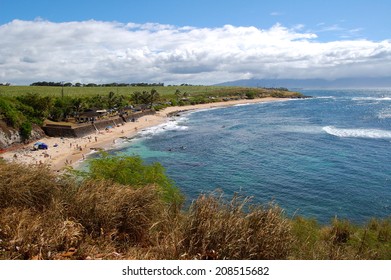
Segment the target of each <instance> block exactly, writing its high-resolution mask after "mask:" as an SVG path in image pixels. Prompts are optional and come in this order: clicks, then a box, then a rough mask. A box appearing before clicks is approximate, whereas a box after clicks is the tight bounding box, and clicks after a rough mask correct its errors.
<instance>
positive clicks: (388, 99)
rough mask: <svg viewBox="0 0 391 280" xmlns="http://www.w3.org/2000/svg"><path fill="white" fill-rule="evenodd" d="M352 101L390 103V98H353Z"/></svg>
mask: <svg viewBox="0 0 391 280" xmlns="http://www.w3.org/2000/svg"><path fill="white" fill-rule="evenodd" d="M352 100H353V101H391V97H353V98H352Z"/></svg>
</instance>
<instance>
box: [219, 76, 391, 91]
mask: <svg viewBox="0 0 391 280" xmlns="http://www.w3.org/2000/svg"><path fill="white" fill-rule="evenodd" d="M215 86H245V87H266V88H279V87H285V88H290V89H292V88H387V87H389V88H391V77H380V78H368V77H364V78H339V79H335V80H326V79H242V80H235V81H228V82H223V83H219V84H215Z"/></svg>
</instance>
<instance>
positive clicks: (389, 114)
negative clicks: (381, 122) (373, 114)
mask: <svg viewBox="0 0 391 280" xmlns="http://www.w3.org/2000/svg"><path fill="white" fill-rule="evenodd" d="M377 117H378V118H379V119H390V118H391V108H386V109H383V110H381V111H380V112H379V113H378V114H377Z"/></svg>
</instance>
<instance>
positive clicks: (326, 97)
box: [113, 90, 391, 223]
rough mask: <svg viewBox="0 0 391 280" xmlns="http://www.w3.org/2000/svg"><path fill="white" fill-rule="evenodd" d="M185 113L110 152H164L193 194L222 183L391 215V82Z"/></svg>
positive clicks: (314, 204)
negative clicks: (375, 87) (383, 87)
mask: <svg viewBox="0 0 391 280" xmlns="http://www.w3.org/2000/svg"><path fill="white" fill-rule="evenodd" d="M302 92H303V93H304V94H306V95H311V96H314V98H312V99H302V100H289V101H282V102H269V103H259V104H251V105H250V104H249V105H241V106H234V107H229V108H219V109H213V110H203V111H197V112H192V113H185V114H183V115H182V116H181V117H178V118H176V119H172V120H171V121H170V122H168V123H166V124H163V125H160V126H157V127H154V128H151V129H147V130H145V131H142V132H141V133H140V134H139V135H138V136H137V138H136V139H133V140H132V141H130V142H129V143H122V144H121V145H120V147H119V148H117V149H116V150H114V151H113V153H120V154H129V155H131V154H136V155H140V156H141V157H143V158H144V159H145V160H146V161H148V162H152V161H158V162H160V163H162V164H163V166H164V167H165V168H166V170H167V173H168V175H169V176H170V177H171V178H172V179H173V180H174V181H175V182H176V184H177V185H178V186H179V187H180V189H181V190H182V192H183V193H184V194H185V195H186V197H187V199H188V201H191V200H192V199H195V198H196V197H197V196H198V195H199V194H200V193H204V192H209V191H213V190H216V189H218V188H219V189H222V190H223V191H224V193H225V194H227V195H228V196H230V195H232V194H234V193H235V192H240V193H241V194H244V195H248V196H253V201H255V202H262V203H263V202H270V201H274V202H276V203H277V204H278V205H280V206H281V207H282V208H284V209H285V210H286V212H287V213H288V214H289V215H303V216H306V217H314V218H316V219H318V221H320V222H321V223H326V222H329V221H330V220H331V219H332V218H333V217H335V216H338V217H339V218H348V219H350V220H352V221H354V222H358V223H362V222H365V221H367V220H368V219H369V218H371V217H388V216H390V215H391V90H323V91H322V90H306V91H302Z"/></svg>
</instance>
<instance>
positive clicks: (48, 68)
mask: <svg viewBox="0 0 391 280" xmlns="http://www.w3.org/2000/svg"><path fill="white" fill-rule="evenodd" d="M302 29H303V28H302V26H300V28H298V27H295V28H292V29H289V28H286V27H284V26H282V25H280V24H276V25H274V26H273V27H271V28H269V29H259V28H255V27H241V26H232V25H225V26H222V27H218V28H196V27H191V26H184V27H178V26H173V25H162V24H157V23H146V24H137V23H126V24H124V23H119V22H101V21H94V20H90V21H82V22H64V23H54V22H49V21H44V20H41V19H40V20H36V21H21V20H14V21H12V22H10V23H8V24H5V25H1V26H0V38H2V39H1V41H0V82H11V83H14V84H29V83H31V82H34V81H41V80H47V81H71V82H98V83H101V82H165V83H194V84H213V83H218V82H224V81H227V80H236V79H242V78H327V79H334V78H340V77H351V76H360V77H361V76H370V77H372V76H374V75H379V76H390V75H391V73H390V70H389V69H391V68H390V64H391V43H390V41H388V40H385V41H381V42H372V41H368V40H355V41H352V40H351V41H349V40H343V41H333V42H325V43H322V42H319V41H317V35H316V34H315V33H309V32H303V31H301V30H302Z"/></svg>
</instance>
